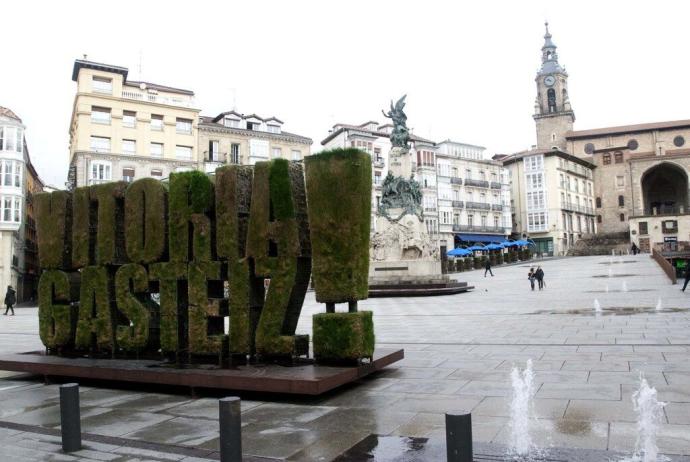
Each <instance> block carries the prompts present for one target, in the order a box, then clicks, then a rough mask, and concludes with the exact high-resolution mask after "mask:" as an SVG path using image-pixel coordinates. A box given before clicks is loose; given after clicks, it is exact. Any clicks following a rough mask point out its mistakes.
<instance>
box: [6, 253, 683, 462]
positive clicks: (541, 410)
mask: <svg viewBox="0 0 690 462" xmlns="http://www.w3.org/2000/svg"><path fill="white" fill-rule="evenodd" d="M536 264H541V265H542V267H543V269H544V272H545V280H546V285H547V287H546V289H545V290H543V291H538V290H535V291H531V290H530V288H529V282H528V281H527V277H526V276H527V271H528V270H529V267H530V265H514V266H509V267H500V266H499V267H496V268H495V269H494V274H495V277H493V278H491V277H489V278H484V277H483V271H472V272H468V273H460V274H458V275H456V276H457V277H458V278H460V279H461V280H466V281H468V282H469V283H470V285H474V286H475V287H476V289H475V290H474V291H473V292H470V293H465V294H458V295H453V296H445V297H430V298H401V299H385V298H378V299H372V300H367V301H363V302H361V304H360V306H361V308H362V309H371V310H372V311H373V312H374V319H375V325H376V335H377V343H378V344H379V345H380V346H382V347H383V346H385V347H402V348H404V349H405V359H404V360H403V361H401V362H399V363H396V364H395V365H393V367H389V368H388V369H387V370H384V371H382V372H380V373H378V374H376V375H375V376H373V377H370V378H367V379H364V380H361V381H360V382H359V383H357V384H355V385H352V386H347V387H345V388H343V389H341V390H337V391H335V392H332V393H329V394H327V395H325V396H322V397H320V398H317V399H297V398H284V397H271V398H270V399H269V398H268V397H267V396H265V395H264V396H257V395H243V396H242V398H243V403H242V411H243V414H242V419H243V449H244V453H245V454H246V455H247V456H250V455H251V456H257V457H264V458H274V459H288V460H304V461H314V460H316V461H320V460H322V461H329V460H334V459H335V458H337V457H353V456H352V454H357V451H360V452H359V453H360V454H364V453H366V452H367V451H368V452H372V451H375V450H376V451H379V452H380V454H384V453H385V457H384V456H382V455H381V456H372V457H373V458H372V457H369V456H367V457H368V459H359V460H439V459H438V458H437V455H438V454H441V457H443V455H444V454H445V446H444V437H445V430H444V415H443V414H444V413H445V412H472V419H473V436H474V440H475V441H476V442H477V444H480V443H486V444H494V445H504V444H506V443H507V442H508V440H509V439H508V436H509V426H508V416H509V407H508V402H507V400H508V399H509V398H508V397H509V395H510V377H509V374H510V369H511V367H512V366H513V365H515V364H518V365H524V363H525V361H526V360H527V359H532V360H533V361H534V368H535V371H536V372H535V374H536V377H535V383H536V385H535V399H534V407H535V414H536V416H537V417H538V418H539V420H538V422H536V425H535V427H536V430H535V437H534V439H535V441H536V442H537V443H538V444H539V445H540V446H542V447H547V448H548V447H561V448H585V449H590V450H593V451H595V452H590V453H588V454H590V455H591V456H592V457H595V458H590V459H584V458H583V459H582V460H597V459H596V456H595V455H596V454H598V455H599V456H601V454H602V453H601V452H596V451H606V450H609V451H618V452H620V453H624V454H629V453H630V452H631V450H632V448H633V446H634V443H635V437H636V426H635V425H636V424H635V414H634V412H633V410H632V401H631V395H632V393H633V392H634V390H635V388H636V387H637V383H638V382H639V374H640V373H641V372H643V373H644V374H645V376H646V377H647V379H648V381H649V382H650V384H651V385H652V386H655V387H656V388H657V390H658V392H659V399H660V400H663V401H667V402H668V405H667V406H666V408H665V416H664V417H665V422H664V424H663V425H662V427H661V430H660V435H659V441H658V443H659V447H660V449H661V451H662V452H664V453H666V454H686V455H690V418H688V415H690V311H688V310H689V309H690V298H688V297H690V294H689V295H686V294H684V293H683V292H681V291H680V286H678V285H671V284H670V282H669V281H668V278H667V277H666V276H665V275H664V273H663V272H662V271H661V270H660V268H659V267H658V266H657V265H656V263H655V262H654V261H653V260H651V259H650V258H649V257H648V256H645V255H639V256H635V257H633V256H626V257H623V258H620V257H614V258H613V259H612V258H610V257H578V258H568V259H558V260H549V261H543V262H535V265H534V266H536ZM609 269H610V270H611V271H612V275H611V276H612V277H608V276H609V275H608V274H603V273H607V272H608V271H609ZM602 274H603V276H604V277H595V276H602ZM622 275H626V276H622ZM623 283H625V285H626V288H628V289H629V290H628V291H622V290H621V289H622V284H623ZM607 285H608V287H607ZM607 290H608V291H607ZM595 298H596V299H597V300H598V301H599V303H600V305H601V309H602V311H601V313H599V314H597V313H596V312H595V310H593V308H592V307H593V301H594V299H595ZM659 299H661V302H662V306H661V309H659V310H657V309H656V307H657V304H658V301H659ZM338 308H339V309H342V307H338ZM321 311H323V307H322V306H319V305H318V304H316V303H315V302H314V298H313V294H311V293H310V294H308V296H307V301H306V303H305V307H304V310H303V313H302V317H301V318H300V324H299V326H298V332H299V333H302V332H303V333H309V332H310V331H311V315H312V314H314V313H317V312H321ZM0 347H2V350H3V351H5V352H22V351H29V350H36V349H40V348H41V344H40V340H39V339H38V335H37V313H36V309H35V308H19V309H17V315H16V316H14V317H7V318H3V319H0ZM13 375H14V373H3V372H0V425H2V423H7V425H9V424H14V425H21V426H22V427H17V428H21V431H20V430H9V429H7V427H6V429H4V430H3V431H0V434H4V436H2V439H0V452H2V454H3V457H4V456H5V455H6V454H10V455H11V457H12V458H6V457H5V458H3V459H2V460H3V461H4V460H89V459H91V457H90V456H93V459H99V460H114V461H116V462H120V461H125V460H132V461H134V460H144V459H145V460H184V461H186V462H191V461H192V460H206V459H205V457H214V456H213V454H217V453H215V452H214V451H217V450H218V432H217V420H218V417H217V412H218V411H217V409H218V408H217V397H211V396H207V397H202V398H196V399H193V398H191V396H189V395H188V394H184V392H183V391H180V390H177V393H166V392H164V391H163V390H160V389H155V388H153V387H151V388H150V389H117V388H114V387H112V386H111V387H109V388H107V387H106V388H104V387H103V385H102V384H98V387H97V386H96V384H87V385H86V386H84V385H83V386H82V387H81V390H82V394H81V406H82V429H83V431H85V432H89V433H92V434H95V435H102V436H103V437H110V438H116V440H113V442H112V443H113V444H110V445H108V444H107V443H103V442H94V443H89V444H93V445H96V446H98V445H99V444H103V445H104V446H102V447H101V449H103V451H101V450H100V449H98V448H97V447H92V449H90V450H92V451H95V452H96V453H97V454H96V453H94V454H91V453H88V454H85V455H80V458H72V459H70V458H65V457H67V456H65V455H63V454H60V452H59V450H58V449H59V448H57V447H58V446H59V444H56V443H55V441H52V442H51V440H50V439H51V438H52V436H51V435H39V434H38V433H34V432H32V431H31V429H39V428H42V429H49V430H51V431H56V429H57V426H58V425H59V415H58V406H57V404H58V401H57V396H58V387H57V385H44V384H43V383H42V382H40V381H37V380H35V379H26V378H17V377H16V376H14V377H13ZM3 376H4V377H5V378H2V377H3ZM37 435H38V436H37ZM371 435H378V436H377V437H376V441H377V443H376V445H374V446H372V445H371V441H372V438H373V437H372V436H371ZM39 436H40V437H39ZM385 437H388V438H385ZM41 438H42V439H41ZM367 438H369V439H368V440H367ZM422 440H424V441H422ZM32 441H34V442H36V441H38V442H37V443H32ZM365 441H369V443H365ZM126 442H132V443H131V444H143V443H154V444H158V445H160V446H158V447H157V449H150V450H148V451H149V452H142V453H141V454H138V453H137V452H136V451H137V450H140V451H144V449H136V450H135V449H132V448H131V447H130V448H129V450H130V452H123V453H118V452H117V451H116V449H115V448H122V447H127V445H126V444H125V443H126ZM367 445H368V446H367ZM166 447H169V448H178V447H180V448H189V449H190V450H191V449H195V450H198V451H202V452H199V453H194V454H191V453H190V454H182V453H181V452H180V451H174V450H173V451H172V452H170V451H169V452H165V451H163V449H165V448H166ZM379 447H380V448H382V449H375V448H379ZM384 447H385V449H383V448H384ZM56 448H57V449H56ZM358 448H359V449H358ZM367 448H368V449H367ZM415 448H417V449H415ZM106 449H108V450H106ZM362 451H364V452H362ZM104 454H105V455H104ZM142 454H144V456H142ZM204 454H205V455H204ZM348 454H349V455H348ZM583 454H585V453H584V452H583ZM58 456H59V457H58ZM96 456H98V457H96ZM60 457H62V458H60ZM362 457H364V456H362ZM554 458H555V456H554ZM338 460H357V459H352V458H350V459H347V458H341V459H338ZM478 460H479V459H478ZM486 460H496V459H486ZM565 460H573V459H565ZM599 460H606V459H599ZM677 460H680V459H677Z"/></svg>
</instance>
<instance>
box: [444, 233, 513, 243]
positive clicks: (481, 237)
mask: <svg viewBox="0 0 690 462" xmlns="http://www.w3.org/2000/svg"><path fill="white" fill-rule="evenodd" d="M456 236H457V237H458V238H460V239H462V240H463V241H467V242H495V243H497V244H498V243H500V242H503V241H505V240H506V238H505V237H504V236H498V235H493V236H492V235H490V234H456Z"/></svg>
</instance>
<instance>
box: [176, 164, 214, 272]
mask: <svg viewBox="0 0 690 462" xmlns="http://www.w3.org/2000/svg"><path fill="white" fill-rule="evenodd" d="M168 200H169V203H170V207H169V214H168V216H169V219H168V228H169V236H168V239H169V241H170V244H169V247H170V248H169V251H170V260H171V261H174V262H187V261H191V260H194V261H210V260H211V219H210V218H209V215H208V214H209V213H210V212H211V210H212V208H213V184H212V183H211V180H210V179H209V177H208V176H207V175H205V174H204V173H202V172H198V171H193V172H181V173H173V174H172V175H170V194H169V196H168ZM190 226H192V228H193V235H192V242H189V229H190ZM190 251H191V252H190Z"/></svg>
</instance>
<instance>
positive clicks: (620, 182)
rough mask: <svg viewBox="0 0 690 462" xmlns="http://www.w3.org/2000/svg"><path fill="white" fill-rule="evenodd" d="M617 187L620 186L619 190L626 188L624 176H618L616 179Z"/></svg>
mask: <svg viewBox="0 0 690 462" xmlns="http://www.w3.org/2000/svg"><path fill="white" fill-rule="evenodd" d="M616 186H618V187H619V188H622V187H623V186H625V177H624V176H623V175H618V176H617V177H616Z"/></svg>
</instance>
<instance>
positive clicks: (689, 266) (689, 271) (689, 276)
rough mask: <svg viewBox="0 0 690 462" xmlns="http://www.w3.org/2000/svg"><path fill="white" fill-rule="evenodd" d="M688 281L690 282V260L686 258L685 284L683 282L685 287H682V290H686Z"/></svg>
mask: <svg viewBox="0 0 690 462" xmlns="http://www.w3.org/2000/svg"><path fill="white" fill-rule="evenodd" d="M688 282H690V260H685V284H683V288H682V289H680V290H681V292H685V288H686V287H687V286H688Z"/></svg>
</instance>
